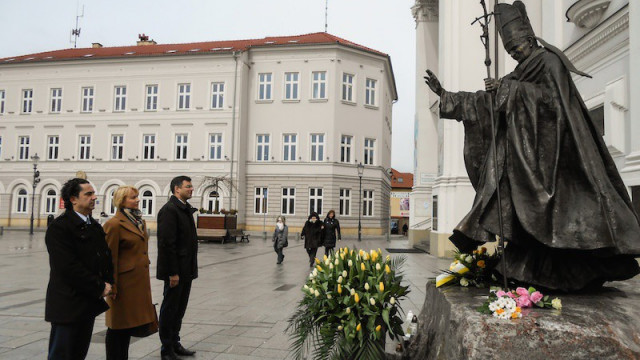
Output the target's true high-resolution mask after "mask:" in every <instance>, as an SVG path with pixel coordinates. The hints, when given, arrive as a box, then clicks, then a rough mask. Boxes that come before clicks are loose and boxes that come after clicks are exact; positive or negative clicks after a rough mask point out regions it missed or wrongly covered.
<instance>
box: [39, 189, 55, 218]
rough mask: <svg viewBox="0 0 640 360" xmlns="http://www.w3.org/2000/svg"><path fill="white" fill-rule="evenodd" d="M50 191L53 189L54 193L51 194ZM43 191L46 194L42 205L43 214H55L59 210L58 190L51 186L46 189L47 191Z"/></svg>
mask: <svg viewBox="0 0 640 360" xmlns="http://www.w3.org/2000/svg"><path fill="white" fill-rule="evenodd" d="M50 191H53V195H51V194H49V192H50ZM42 193H43V194H44V206H43V207H42V209H43V214H45V215H55V214H56V213H57V212H58V203H59V200H58V198H59V194H58V191H56V189H54V188H51V187H50V188H47V189H45V191H43V192H42Z"/></svg>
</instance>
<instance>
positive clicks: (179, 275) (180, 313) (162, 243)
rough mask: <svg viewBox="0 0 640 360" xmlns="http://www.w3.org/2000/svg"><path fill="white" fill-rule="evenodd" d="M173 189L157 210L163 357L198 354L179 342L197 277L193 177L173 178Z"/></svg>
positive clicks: (167, 359)
mask: <svg viewBox="0 0 640 360" xmlns="http://www.w3.org/2000/svg"><path fill="white" fill-rule="evenodd" d="M171 192H172V194H173V195H172V196H171V197H170V198H169V201H168V202H167V203H166V204H165V205H164V206H163V207H162V209H160V211H159V212H158V272H157V276H156V277H157V278H158V279H159V280H163V281H164V293H163V295H164V298H163V300H162V306H161V307H160V341H161V342H162V349H161V356H162V360H175V359H177V356H176V355H183V356H192V355H193V354H195V351H191V350H187V349H185V348H184V347H183V346H182V345H181V344H180V328H181V326H182V318H183V317H184V313H185V311H186V310H187V304H188V302H189V293H190V292H191V281H192V280H193V279H195V278H197V277H198V259H197V255H198V238H197V235H196V225H195V222H194V221H193V213H194V212H196V209H195V208H193V207H191V205H190V204H189V203H188V202H187V200H189V199H191V196H192V195H193V185H192V184H191V178H189V177H187V176H178V177H176V178H174V179H173V180H171Z"/></svg>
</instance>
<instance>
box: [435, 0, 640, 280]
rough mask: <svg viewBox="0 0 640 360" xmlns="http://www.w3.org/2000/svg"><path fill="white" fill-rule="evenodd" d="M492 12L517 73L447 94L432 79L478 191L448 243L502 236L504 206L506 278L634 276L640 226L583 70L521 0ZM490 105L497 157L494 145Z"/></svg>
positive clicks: (467, 246)
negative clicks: (586, 96)
mask: <svg viewBox="0 0 640 360" xmlns="http://www.w3.org/2000/svg"><path fill="white" fill-rule="evenodd" d="M495 13H496V21H497V24H498V30H499V32H500V35H501V38H502V41H503V44H504V47H505V49H506V50H507V51H508V52H509V54H510V55H511V56H512V57H513V58H514V59H515V60H516V61H518V66H517V67H516V68H515V70H514V71H513V72H512V73H510V74H508V75H506V76H505V77H504V78H502V79H501V80H499V81H496V80H493V79H486V80H485V85H486V90H487V91H478V92H476V93H467V92H458V93H452V92H448V91H445V90H444V89H443V88H442V86H441V85H440V83H439V81H438V79H437V78H436V77H435V75H434V74H433V73H432V72H430V71H427V73H428V76H426V77H425V79H426V82H427V84H428V85H429V87H430V88H431V90H432V91H434V92H435V93H436V94H438V95H439V96H440V116H441V117H442V118H449V119H456V120H459V121H462V122H463V124H464V127H465V144H464V158H465V165H466V167H467V172H468V174H469V178H470V180H471V183H472V185H473V186H474V188H475V190H476V197H475V199H474V203H473V206H472V208H471V210H470V212H469V213H468V214H467V216H465V218H464V219H463V220H462V221H461V222H460V224H458V226H457V227H456V228H455V229H454V231H453V235H452V236H451V238H450V239H451V241H452V242H453V243H454V244H455V245H456V247H458V249H460V250H461V251H463V252H468V251H471V250H473V249H475V248H476V247H477V246H478V245H480V244H483V243H485V242H487V241H495V235H496V234H499V224H498V213H499V212H500V213H502V216H503V219H504V237H505V239H506V240H507V242H508V245H507V248H506V250H505V257H506V264H507V276H508V277H509V278H512V279H515V280H519V281H522V282H526V283H529V284H533V285H538V286H542V287H545V288H551V289H560V290H565V291H571V290H580V289H584V288H591V287H599V286H600V285H602V284H603V283H604V282H605V281H613V280H624V279H628V278H631V277H633V276H635V275H636V274H638V273H639V272H640V269H639V268H638V264H637V262H636V261H635V259H634V255H638V254H640V224H639V222H638V217H637V215H636V213H635V211H634V210H633V207H632V205H631V201H630V199H629V195H628V193H627V190H626V188H625V185H624V183H623V182H622V179H621V177H620V174H619V173H618V171H617V169H616V166H615V164H614V162H613V159H612V158H611V155H610V154H609V152H608V150H607V146H606V144H605V143H604V141H603V139H602V137H601V136H600V135H599V133H598V130H597V127H596V125H595V124H594V122H593V121H592V120H591V118H590V117H589V112H588V109H587V108H586V106H585V104H584V102H583V100H582V98H581V97H580V94H579V93H578V90H577V89H576V86H575V84H574V82H573V80H572V78H571V74H570V72H574V73H577V74H579V75H586V74H584V73H581V72H579V71H578V70H576V69H575V67H574V66H573V65H572V64H571V62H570V61H569V60H568V58H567V57H566V56H565V55H564V54H563V53H562V52H561V51H560V50H558V49H557V48H555V47H553V46H551V45H549V44H547V43H546V42H544V40H542V39H540V38H536V37H535V34H534V33H533V30H532V28H531V24H530V23H529V19H528V17H527V14H526V9H525V7H524V4H522V2H520V1H516V2H514V3H513V5H509V4H498V5H497V6H496V11H495ZM538 41H539V42H540V43H541V44H542V45H543V46H544V47H540V46H539V45H538ZM491 91H495V96H494V97H493V98H494V99H495V101H494V103H493V104H492V103H491V100H492V97H491V95H490V93H489V92H491ZM492 107H493V108H494V109H495V119H496V124H497V127H496V133H495V139H496V140H495V141H496V144H495V145H496V149H497V159H495V158H494V157H493V155H492V153H491V152H490V149H491V144H492V138H494V137H493V136H492V134H491V123H490V119H491V116H490V113H489V111H491V108H492ZM496 171H497V176H498V179H499V185H500V194H501V199H502V207H501V209H499V208H498V204H497V200H496V198H497V197H496V189H497V184H496V177H495V173H496ZM498 270H500V269H499V268H498Z"/></svg>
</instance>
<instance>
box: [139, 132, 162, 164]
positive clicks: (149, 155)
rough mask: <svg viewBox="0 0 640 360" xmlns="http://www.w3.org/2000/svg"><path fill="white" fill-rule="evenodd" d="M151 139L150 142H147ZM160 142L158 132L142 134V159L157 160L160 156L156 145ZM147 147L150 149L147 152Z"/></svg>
mask: <svg viewBox="0 0 640 360" xmlns="http://www.w3.org/2000/svg"><path fill="white" fill-rule="evenodd" d="M147 139H149V142H147ZM157 144H158V134H142V154H141V156H140V158H141V159H142V160H147V161H149V160H155V159H156V158H157V156H158V154H157V151H156V150H157V149H156V145H157ZM147 148H148V149H149V151H148V152H147V151H146V150H147Z"/></svg>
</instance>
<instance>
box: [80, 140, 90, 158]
mask: <svg viewBox="0 0 640 360" xmlns="http://www.w3.org/2000/svg"><path fill="white" fill-rule="evenodd" d="M78 160H82V161H87V160H91V135H90V134H83V135H78Z"/></svg>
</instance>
